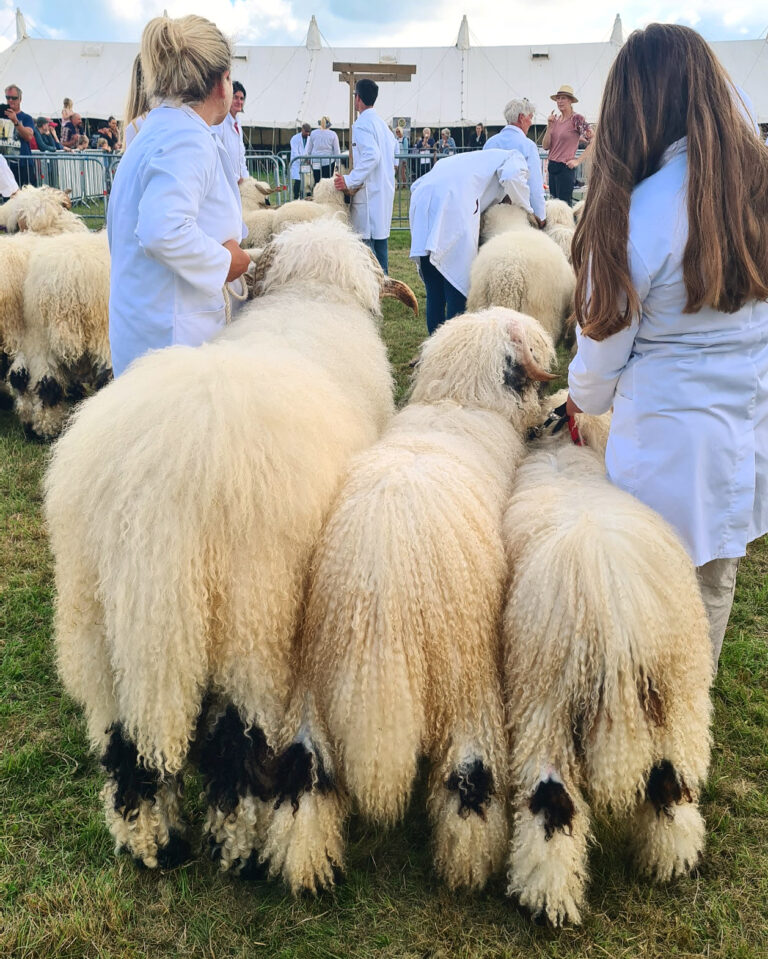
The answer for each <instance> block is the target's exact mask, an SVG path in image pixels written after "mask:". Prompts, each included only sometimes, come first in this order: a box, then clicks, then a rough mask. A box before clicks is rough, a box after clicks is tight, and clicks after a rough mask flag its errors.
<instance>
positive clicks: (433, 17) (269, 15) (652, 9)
mask: <svg viewBox="0 0 768 959" xmlns="http://www.w3.org/2000/svg"><path fill="white" fill-rule="evenodd" d="M17 5H18V6H20V7H21V9H22V12H23V13H24V15H25V18H26V21H27V31H28V32H29V34H30V36H37V37H51V38H56V37H59V38H63V39H71V40H124V41H132V42H135V41H137V40H138V39H139V36H140V34H141V29H142V26H143V25H144V23H146V21H147V20H148V19H150V18H151V17H153V16H157V15H159V14H161V13H162V12H163V9H167V10H168V13H169V14H170V15H171V16H181V15H183V14H185V13H202V14H204V15H205V16H207V17H209V18H210V19H212V20H214V21H215V22H216V23H217V24H218V25H219V26H220V27H221V28H222V29H223V30H224V31H225V32H226V33H228V34H229V35H231V36H232V37H233V38H234V39H235V41H236V42H239V43H261V44H264V43H268V44H288V45H292V44H297V43H301V42H303V40H304V39H305V37H306V32H307V24H308V22H309V18H310V16H311V15H312V14H313V13H314V14H315V16H316V17H317V21H318V24H319V26H320V31H321V33H322V35H323V37H324V39H325V40H326V41H327V43H328V45H329V46H331V47H336V46H339V47H342V46H372V47H377V46H378V47H394V46H447V45H450V44H453V43H455V41H456V35H457V33H458V29H459V24H460V23H461V17H462V14H464V13H466V14H467V17H468V19H469V26H470V39H471V42H472V43H473V44H477V45H484V46H495V45H507V44H526V43H532V44H544V43H573V42H586V41H600V40H607V39H608V37H609V36H610V32H611V26H612V24H613V19H614V17H615V15H616V12H617V10H618V11H619V12H620V13H621V17H622V21H623V24H624V31H625V33H627V32H629V31H630V30H632V29H634V28H635V27H639V26H643V25H644V24H646V23H649V22H651V21H653V20H662V21H667V22H672V23H684V24H687V25H689V26H692V27H695V28H696V29H697V30H699V31H700V32H701V33H702V34H703V35H704V37H706V39H708V40H739V39H745V38H746V39H755V38H757V37H759V36H765V33H766V29H768V4H766V3H765V0H731V2H730V3H726V2H725V0H717V2H714V0H698V2H693V0H648V2H644V3H637V2H632V3H630V4H629V5H625V6H623V7H620V5H619V4H618V3H617V2H616V0H612V2H610V3H608V2H606V0H592V2H591V3H586V2H583V0H581V2H577V3H573V2H572V0H536V2H533V0H529V2H527V3H520V4H512V3H509V4H503V5H502V4H500V3H498V2H494V3H491V2H490V0H485V2H471V0H432V2H430V3H429V4H420V3H415V2H413V0H385V2H381V0H373V2H371V0H81V2H79V3H78V2H75V3H68V2H64V0H0V50H2V49H3V48H4V47H6V46H8V44H9V43H11V42H12V41H13V40H14V39H15V36H16V27H15V17H14V10H15V8H16V6H17ZM427 9H428V11H429V18H428V19H426V16H427Z"/></svg>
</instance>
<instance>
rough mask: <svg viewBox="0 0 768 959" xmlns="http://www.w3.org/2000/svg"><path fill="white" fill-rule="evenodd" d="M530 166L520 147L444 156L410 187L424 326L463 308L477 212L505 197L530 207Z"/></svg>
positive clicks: (474, 247)
mask: <svg viewBox="0 0 768 959" xmlns="http://www.w3.org/2000/svg"><path fill="white" fill-rule="evenodd" d="M528 177H529V174H528V166H527V162H526V160H525V157H524V156H523V155H522V154H521V153H520V152H519V151H518V150H482V151H480V152H476V151H468V152H467V153H461V154H458V155H456V156H452V157H446V158H445V159H444V160H441V161H440V162H439V163H437V164H436V165H435V168H434V169H433V170H431V171H430V172H429V173H428V174H426V176H423V177H420V178H419V179H418V180H417V181H416V183H414V184H413V186H412V187H411V208H410V211H409V220H410V226H411V254H410V255H411V259H413V260H417V261H418V263H419V268H420V272H421V278H422V280H423V281H424V286H425V287H426V291H427V329H428V331H429V332H430V333H434V331H435V330H436V329H437V328H438V326H440V325H441V324H442V323H444V322H445V321H446V320H447V319H448V320H449V319H450V318H451V317H453V316H456V315H457V314H459V313H463V312H464V310H465V308H466V305H467V294H468V293H469V271H470V268H471V266H472V261H473V260H474V259H475V257H476V256H477V248H478V242H479V238H480V217H481V216H482V215H483V213H484V212H485V211H486V210H487V209H488V207H490V206H492V205H493V204H495V203H499V202H501V201H502V200H503V199H504V198H505V197H509V199H510V200H511V201H512V202H514V203H516V204H517V205H519V206H522V207H523V208H524V209H526V210H528V211H530V209H531V207H530V193H529V189H528Z"/></svg>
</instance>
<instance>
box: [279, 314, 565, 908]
mask: <svg viewBox="0 0 768 959" xmlns="http://www.w3.org/2000/svg"><path fill="white" fill-rule="evenodd" d="M553 355H554V351H553V349H552V344H551V341H550V340H549V338H548V337H547V336H546V334H545V333H544V331H543V330H542V329H541V327H540V325H539V324H538V323H537V322H536V321H535V320H533V319H531V318H530V317H526V316H522V315H521V314H518V313H514V312H512V311H511V310H505V309H499V308H496V309H493V310H489V311H486V312H483V313H479V314H476V315H465V316H462V317H457V318H455V319H453V320H450V321H449V322H448V323H446V324H444V326H442V327H441V328H440V330H439V331H438V332H437V333H435V334H434V335H433V336H431V337H430V338H429V339H428V340H427V342H426V343H425V345H424V346H423V348H422V352H421V357H420V359H419V362H418V365H417V371H416V376H415V381H414V386H413V391H412V394H411V397H410V401H409V403H408V405H407V406H406V407H405V408H404V409H403V410H402V411H401V412H400V413H398V414H397V416H396V417H395V419H394V420H393V422H392V425H391V427H390V429H389V430H388V431H387V433H386V434H385V435H384V437H383V438H382V439H381V440H380V441H379V442H378V443H377V444H376V445H375V446H374V447H372V448H371V449H370V450H368V451H367V452H365V453H362V454H361V455H360V456H359V457H358V458H357V459H356V461H355V463H354V466H353V468H352V470H351V471H350V474H349V476H348V478H347V480H346V482H345V484H344V486H343V487H342V489H341V492H340V494H339V497H338V499H337V502H336V505H335V507H334V510H333V512H332V514H331V516H330V518H329V520H328V522H327V524H326V527H325V529H324V532H323V536H322V539H321V541H320V545H319V547H318V551H317V554H316V556H315V560H314V563H313V574H312V580H311V587H310V593H309V599H308V607H307V614H306V620H305V623H304V628H303V631H302V647H303V653H302V686H303V688H304V692H305V694H306V698H305V699H304V701H303V703H302V705H301V707H297V709H296V710H295V714H294V729H296V730H297V732H296V735H295V738H294V741H293V743H292V744H291V746H290V747H289V749H288V751H287V753H286V756H285V762H284V766H285V768H284V775H285V781H284V783H283V788H282V797H281V798H284V799H285V800H288V799H290V802H288V801H285V802H283V803H282V804H281V805H279V807H276V811H275V812H274V813H273V819H272V822H271V823H270V827H269V831H268V835H267V843H266V846H265V849H264V858H265V859H267V858H268V859H269V860H270V867H271V871H272V872H273V873H277V872H280V873H282V875H283V877H284V879H285V881H286V882H287V883H288V885H289V886H290V887H291V888H292V889H293V890H294V891H297V890H299V889H302V888H308V889H310V890H313V891H314V890H315V888H316V887H317V886H322V885H328V884H331V883H332V882H333V867H334V866H340V865H341V861H342V856H343V840H342V826H343V818H344V815H345V812H346V809H347V806H348V803H347V799H346V793H347V792H348V793H349V794H351V797H352V798H353V799H354V800H355V801H356V803H357V804H358V806H359V808H360V810H361V812H362V813H363V814H364V815H365V816H367V817H369V818H370V819H372V820H374V821H376V822H381V823H391V822H393V821H394V820H396V819H397V818H398V817H399V816H400V815H402V813H403V811H404V809H405V806H406V804H407V802H408V798H409V795H410V792H411V788H412V785H413V782H414V779H415V777H416V772H417V763H418V760H419V757H420V756H421V755H425V756H426V757H427V758H428V760H429V762H430V766H431V774H430V785H429V797H428V807H429V815H430V819H431V821H432V824H433V829H434V846H435V863H436V867H437V869H438V871H439V873H440V874H441V875H442V876H443V878H444V879H445V880H446V882H447V883H448V884H449V885H450V886H451V887H456V886H470V887H476V888H477V887H481V886H482V885H483V884H484V883H485V881H486V879H487V878H488V876H489V874H490V873H491V872H492V871H494V869H496V868H497V867H498V866H499V865H500V863H501V860H502V858H503V854H504V847H505V839H506V836H507V819H506V810H505V794H506V779H507V774H506V768H505V760H504V754H505V748H506V744H505V737H504V732H503V725H504V719H503V709H502V701H501V692H500V675H499V662H500V660H499V634H498V629H499V621H500V614H501V603H502V596H503V589H504V583H505V578H506V564H505V560H504V551H503V546H502V541H501V520H502V510H503V507H504V504H505V502H506V498H507V495H508V491H509V487H510V482H511V478H512V476H513V474H514V470H515V467H516V465H517V463H518V462H519V460H520V458H521V457H522V456H523V454H524V441H523V439H522V437H524V435H525V433H526V430H527V428H528V427H529V426H530V425H531V424H532V423H533V422H535V421H536V420H537V418H538V417H539V416H540V402H539V389H538V387H539V385H540V384H539V382H538V381H539V380H543V379H545V378H548V374H547V373H546V371H545V369H543V367H547V366H548V365H549V363H550V362H551V360H552V358H553ZM300 688H301V687H300Z"/></svg>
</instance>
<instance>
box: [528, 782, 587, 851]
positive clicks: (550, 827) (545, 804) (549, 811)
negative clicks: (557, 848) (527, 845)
mask: <svg viewBox="0 0 768 959" xmlns="http://www.w3.org/2000/svg"><path fill="white" fill-rule="evenodd" d="M528 808H529V809H530V810H531V812H532V813H533V815H534V816H535V815H537V814H538V813H540V812H543V813H544V832H545V834H546V837H547V839H551V838H552V835H553V833H554V832H555V830H556V829H559V830H560V831H561V832H567V833H568V834H569V835H570V833H571V826H572V823H573V817H574V816H575V815H576V807H575V806H574V804H573V800H572V799H571V797H570V796H569V795H568V793H567V791H566V789H565V786H563V784H562V783H559V782H555V781H554V780H553V779H548V780H546V782H540V783H539V785H538V786H537V787H536V792H535V793H534V794H533V795H532V796H531V800H530V802H529V803H528Z"/></svg>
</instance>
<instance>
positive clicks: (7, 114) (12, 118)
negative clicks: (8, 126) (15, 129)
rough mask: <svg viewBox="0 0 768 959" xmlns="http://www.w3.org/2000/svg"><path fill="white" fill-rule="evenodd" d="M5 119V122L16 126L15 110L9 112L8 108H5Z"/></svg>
mask: <svg viewBox="0 0 768 959" xmlns="http://www.w3.org/2000/svg"><path fill="white" fill-rule="evenodd" d="M5 118H6V120H10V121H11V123H12V124H13V125H14V126H15V125H16V111H15V110H11V108H10V107H7V108H6V111H5Z"/></svg>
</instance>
